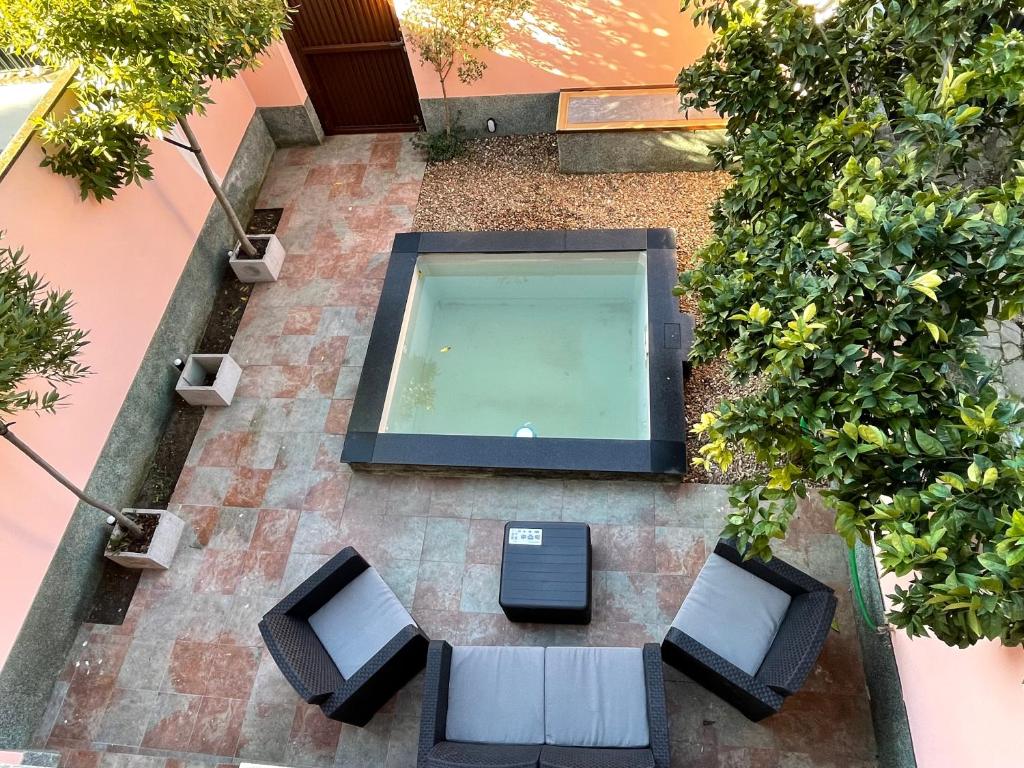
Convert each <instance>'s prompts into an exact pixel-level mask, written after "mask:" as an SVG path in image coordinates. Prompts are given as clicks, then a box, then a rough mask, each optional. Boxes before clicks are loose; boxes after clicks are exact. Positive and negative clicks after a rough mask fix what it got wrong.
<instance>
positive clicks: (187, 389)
mask: <svg viewBox="0 0 1024 768" xmlns="http://www.w3.org/2000/svg"><path fill="white" fill-rule="evenodd" d="M241 378H242V369H241V368H240V367H239V366H238V363H236V362H235V361H234V360H232V359H231V356H230V355H189V356H188V360H186V361H185V368H184V370H183V371H182V372H181V376H180V377H179V378H178V383H177V384H175V385H174V390H175V391H176V392H177V393H178V394H179V395H181V396H182V398H184V400H185V402H186V403H188V404H189V405H215V406H227V405H231V398H233V397H234V396H235V388H236V387H238V380H239V379H241Z"/></svg>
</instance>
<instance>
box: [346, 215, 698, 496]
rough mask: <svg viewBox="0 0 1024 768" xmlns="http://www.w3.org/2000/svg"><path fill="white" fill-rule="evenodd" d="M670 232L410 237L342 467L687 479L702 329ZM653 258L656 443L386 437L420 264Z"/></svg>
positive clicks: (379, 322)
mask: <svg viewBox="0 0 1024 768" xmlns="http://www.w3.org/2000/svg"><path fill="white" fill-rule="evenodd" d="M675 240H676V238H675V232H674V231H673V230H671V229H590V230H535V231H526V232H403V233H399V234H397V235H395V241H394V246H393V247H392V249H391V259H390V261H389V263H388V270H387V274H386V276H385V278H384V286H383V289H382V291H381V296H380V301H379V302H378V304H377V312H376V315H375V317H374V321H373V330H372V331H371V332H370V341H369V345H368V346H367V350H366V359H365V360H364V362H363V371H362V375H361V377H360V379H359V386H358V388H357V390H356V397H355V401H354V403H353V405H352V415H351V417H350V419H349V426H348V433H347V435H346V436H345V444H344V447H343V449H342V452H341V460H342V461H344V462H346V463H348V464H350V465H352V467H353V468H355V469H397V468H401V467H409V468H417V469H424V470H425V469H450V470H465V469H479V470H487V471H490V472H496V473H502V472H508V473H515V474H548V473H555V474H560V473H569V474H576V473H583V474H589V475H593V476H602V475H669V476H679V475H682V474H683V473H684V472H685V471H686V417H685V413H684V408H683V403H684V394H683V364H684V363H685V361H686V360H687V358H688V356H689V350H690V345H691V343H692V339H693V319H692V318H691V317H690V316H689V315H686V314H684V313H682V312H680V310H679V303H678V299H677V298H676V297H675V296H673V295H672V287H673V286H674V285H675V284H676V277H677V266H676V248H675ZM618 251H646V252H647V321H648V337H649V343H648V348H649V372H648V376H649V385H650V409H651V414H650V416H651V419H650V428H651V438H650V440H602V439H575V438H552V437H538V438H529V439H526V438H516V437H484V436H468V435H412V434H396V433H390V432H380V431H379V427H380V422H381V417H382V415H383V413H384V401H385V399H386V398H387V391H388V384H389V382H390V380H391V369H392V367H393V365H394V362H395V352H396V350H397V348H398V340H399V336H400V335H401V331H402V321H403V318H404V316H405V305H406V301H407V300H408V297H409V288H410V286H411V284H412V279H413V275H414V274H415V271H416V260H417V259H418V258H419V256H420V255H421V254H428V253H450V254H459V253H465V254H477V253H580V252H596V253H600V252H618Z"/></svg>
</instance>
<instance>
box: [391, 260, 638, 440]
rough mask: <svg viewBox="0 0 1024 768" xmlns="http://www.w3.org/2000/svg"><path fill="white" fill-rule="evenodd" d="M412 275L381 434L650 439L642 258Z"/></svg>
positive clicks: (441, 263) (464, 263)
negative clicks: (526, 433)
mask: <svg viewBox="0 0 1024 768" xmlns="http://www.w3.org/2000/svg"><path fill="white" fill-rule="evenodd" d="M416 266H417V269H416V274H415V276H414V277H413V281H412V287H411V289H410V296H409V300H408V302H407V303H406V314H405V318H404V321H403V327H402V337H401V340H400V342H399V345H398V350H399V351H398V353H397V354H398V359H397V360H396V365H395V366H394V368H393V370H392V377H391V382H390V385H389V388H388V396H387V401H386V404H385V408H384V414H383V417H382V421H381V430H382V431H385V432H395V433H406V434H434V435H486V436H512V435H514V434H515V433H516V432H517V430H519V429H520V428H521V427H524V426H528V427H529V429H530V430H532V431H533V432H534V433H535V434H536V436H537V437H572V438H591V439H622V440H647V439H649V438H650V425H649V403H648V393H649V387H648V363H647V277H646V275H647V270H646V255H645V254H644V253H642V252H630V253H612V254H609V253H601V254H586V253H571V254H480V255H465V254H460V255H457V256H456V255H443V254H429V255H423V256H420V258H419V260H418V262H417V265H416Z"/></svg>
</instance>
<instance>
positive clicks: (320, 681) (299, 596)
mask: <svg viewBox="0 0 1024 768" xmlns="http://www.w3.org/2000/svg"><path fill="white" fill-rule="evenodd" d="M361 603H369V604H367V605H361ZM259 626H260V634H261V635H262V636H263V640H264V642H265V643H266V645H267V649H268V650H269V651H270V655H271V656H272V657H273V659H274V661H275V662H276V663H277V666H278V667H279V668H280V669H281V672H282V673H283V674H284V676H285V678H286V679H287V680H288V682H289V683H291V685H292V687H293V688H295V690H296V692H298V694H299V695H300V696H301V697H302V698H303V699H304V700H305V701H307V702H308V703H310V704H319V705H320V708H321V709H322V710H323V712H324V714H325V715H327V717H330V718H332V719H334V720H340V721H341V722H343V723H349V724H351V725H357V726H363V725H366V723H368V722H369V721H370V718H372V717H373V716H374V714H376V712H377V711H378V710H379V709H380V708H381V707H382V706H383V705H384V703H385V702H387V701H388V699H390V698H391V697H392V696H393V695H394V694H395V693H397V692H398V690H399V689H400V688H401V687H402V686H403V685H405V684H406V683H407V682H409V680H411V679H412V678H413V677H414V676H415V675H416V674H417V673H418V672H419V671H420V670H421V669H423V666H424V664H425V663H426V656H427V645H428V642H429V641H428V639H427V637H426V635H424V634H423V632H422V631H421V630H420V628H419V627H418V626H417V625H416V623H415V621H413V620H412V618H411V617H409V615H408V614H407V613H406V612H405V609H404V608H402V607H401V604H400V603H398V600H397V598H395V597H394V594H393V593H392V592H391V591H390V589H388V588H387V586H386V585H384V583H383V581H382V580H381V579H380V577H379V576H378V575H377V573H376V571H374V570H373V569H372V568H370V566H369V564H368V563H367V562H366V561H365V560H364V559H363V558H362V557H360V555H359V553H358V552H356V551H355V550H354V549H353V548H352V547H346V548H345V549H343V550H342V551H341V552H339V553H338V554H337V555H335V556H334V557H332V558H331V559H330V560H329V561H328V562H327V563H325V564H324V565H323V566H322V567H321V568H320V569H319V570H318V571H317V572H316V573H314V574H313V575H312V576H310V577H309V578H308V579H306V581H304V582H303V583H302V584H301V585H300V586H299V587H298V588H297V589H295V590H294V591H293V592H292V593H291V594H289V595H288V596H287V597H285V598H284V599H283V600H282V601H281V602H280V603H278V604H277V605H275V606H274V607H273V608H271V609H270V611H269V612H268V613H267V614H266V615H265V616H264V617H263V620H262V621H260V625H259ZM343 669H346V670H347V672H348V674H347V675H346V674H345V673H343V671H342V670H343Z"/></svg>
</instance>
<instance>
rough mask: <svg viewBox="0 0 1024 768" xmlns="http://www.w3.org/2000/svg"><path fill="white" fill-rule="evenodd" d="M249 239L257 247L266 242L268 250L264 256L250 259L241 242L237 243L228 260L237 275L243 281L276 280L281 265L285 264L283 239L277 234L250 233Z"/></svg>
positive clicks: (270, 281)
mask: <svg viewBox="0 0 1024 768" xmlns="http://www.w3.org/2000/svg"><path fill="white" fill-rule="evenodd" d="M249 241H250V242H251V243H252V244H253V245H255V246H256V247H257V248H258V247H259V246H260V243H266V244H267V247H266V250H265V251H264V252H263V257H262V258H259V259H249V258H246V257H245V255H244V254H243V253H242V248H241V243H239V244H238V245H236V246H235V249H234V250H233V251H232V252H231V258H230V259H229V260H228V263H229V264H230V265H231V269H232V270H234V272H235V277H237V278H238V279H239V280H241V281H242V282H243V283H272V282H274V281H275V280H277V276H278V275H279V274H281V265H282V264H284V246H283V245H281V241H280V240H278V239H277V235H249Z"/></svg>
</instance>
